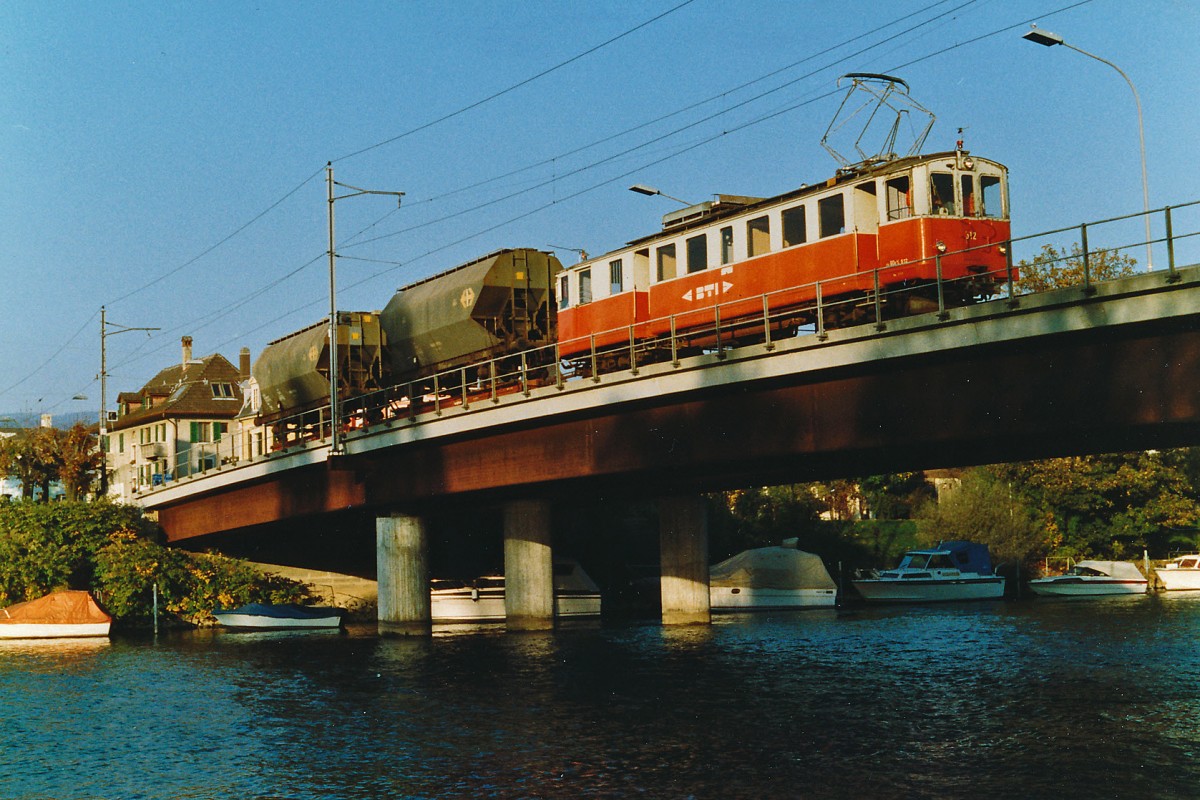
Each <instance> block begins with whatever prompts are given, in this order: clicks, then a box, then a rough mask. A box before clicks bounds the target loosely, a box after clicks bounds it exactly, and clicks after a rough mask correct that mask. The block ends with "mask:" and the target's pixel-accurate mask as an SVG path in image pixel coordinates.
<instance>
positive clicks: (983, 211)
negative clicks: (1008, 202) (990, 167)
mask: <svg viewBox="0 0 1200 800" xmlns="http://www.w3.org/2000/svg"><path fill="white" fill-rule="evenodd" d="M979 194H980V196H981V197H982V199H983V202H982V203H981V204H980V206H979V216H981V217H1003V216H1004V197H1003V195H1002V194H1001V189H1000V179H999V178H997V177H996V176H995V175H980V176H979Z"/></svg>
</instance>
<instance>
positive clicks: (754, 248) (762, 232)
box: [746, 217, 771, 258]
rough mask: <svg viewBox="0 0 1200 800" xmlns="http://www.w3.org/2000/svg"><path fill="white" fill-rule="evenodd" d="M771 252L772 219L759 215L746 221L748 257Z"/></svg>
mask: <svg viewBox="0 0 1200 800" xmlns="http://www.w3.org/2000/svg"><path fill="white" fill-rule="evenodd" d="M769 252H771V221H770V220H769V219H768V218H767V217H758V218H757V219H752V220H750V221H749V222H747V223H746V257H747V258H753V257H754V256H761V255H762V254H763V253H769Z"/></svg>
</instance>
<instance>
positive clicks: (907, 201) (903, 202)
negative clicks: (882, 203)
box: [886, 175, 912, 220]
mask: <svg viewBox="0 0 1200 800" xmlns="http://www.w3.org/2000/svg"><path fill="white" fill-rule="evenodd" d="M886 188H887V218H888V219H889V220H893V219H908V218H909V217H911V216H912V180H911V179H910V178H909V177H908V176H907V175H901V176H900V177H899V178H892V179H891V180H889V181H888V182H887V184H886Z"/></svg>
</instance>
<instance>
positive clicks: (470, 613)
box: [429, 560, 600, 623]
mask: <svg viewBox="0 0 1200 800" xmlns="http://www.w3.org/2000/svg"><path fill="white" fill-rule="evenodd" d="M429 601H430V615H431V617H432V619H433V622H435V623H459V622H503V621H504V618H505V613H504V576H503V575H485V576H484V577H482V578H475V579H474V580H451V579H446V578H434V579H433V580H431V581H430V582H429ZM554 616H555V617H557V618H559V619H565V618H573V617H598V616H600V588H599V587H598V586H596V584H595V583H594V582H593V581H592V579H591V577H589V576H588V574H587V573H586V572H584V571H583V568H582V567H581V566H579V564H578V563H577V562H575V561H566V560H563V561H555V562H554Z"/></svg>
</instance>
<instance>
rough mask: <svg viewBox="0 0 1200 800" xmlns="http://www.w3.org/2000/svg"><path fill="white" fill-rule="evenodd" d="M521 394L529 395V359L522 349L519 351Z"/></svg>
mask: <svg viewBox="0 0 1200 800" xmlns="http://www.w3.org/2000/svg"><path fill="white" fill-rule="evenodd" d="M521 394H523V395H524V396H525V397H529V361H528V359H526V358H525V351H524V350H522V351H521Z"/></svg>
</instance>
